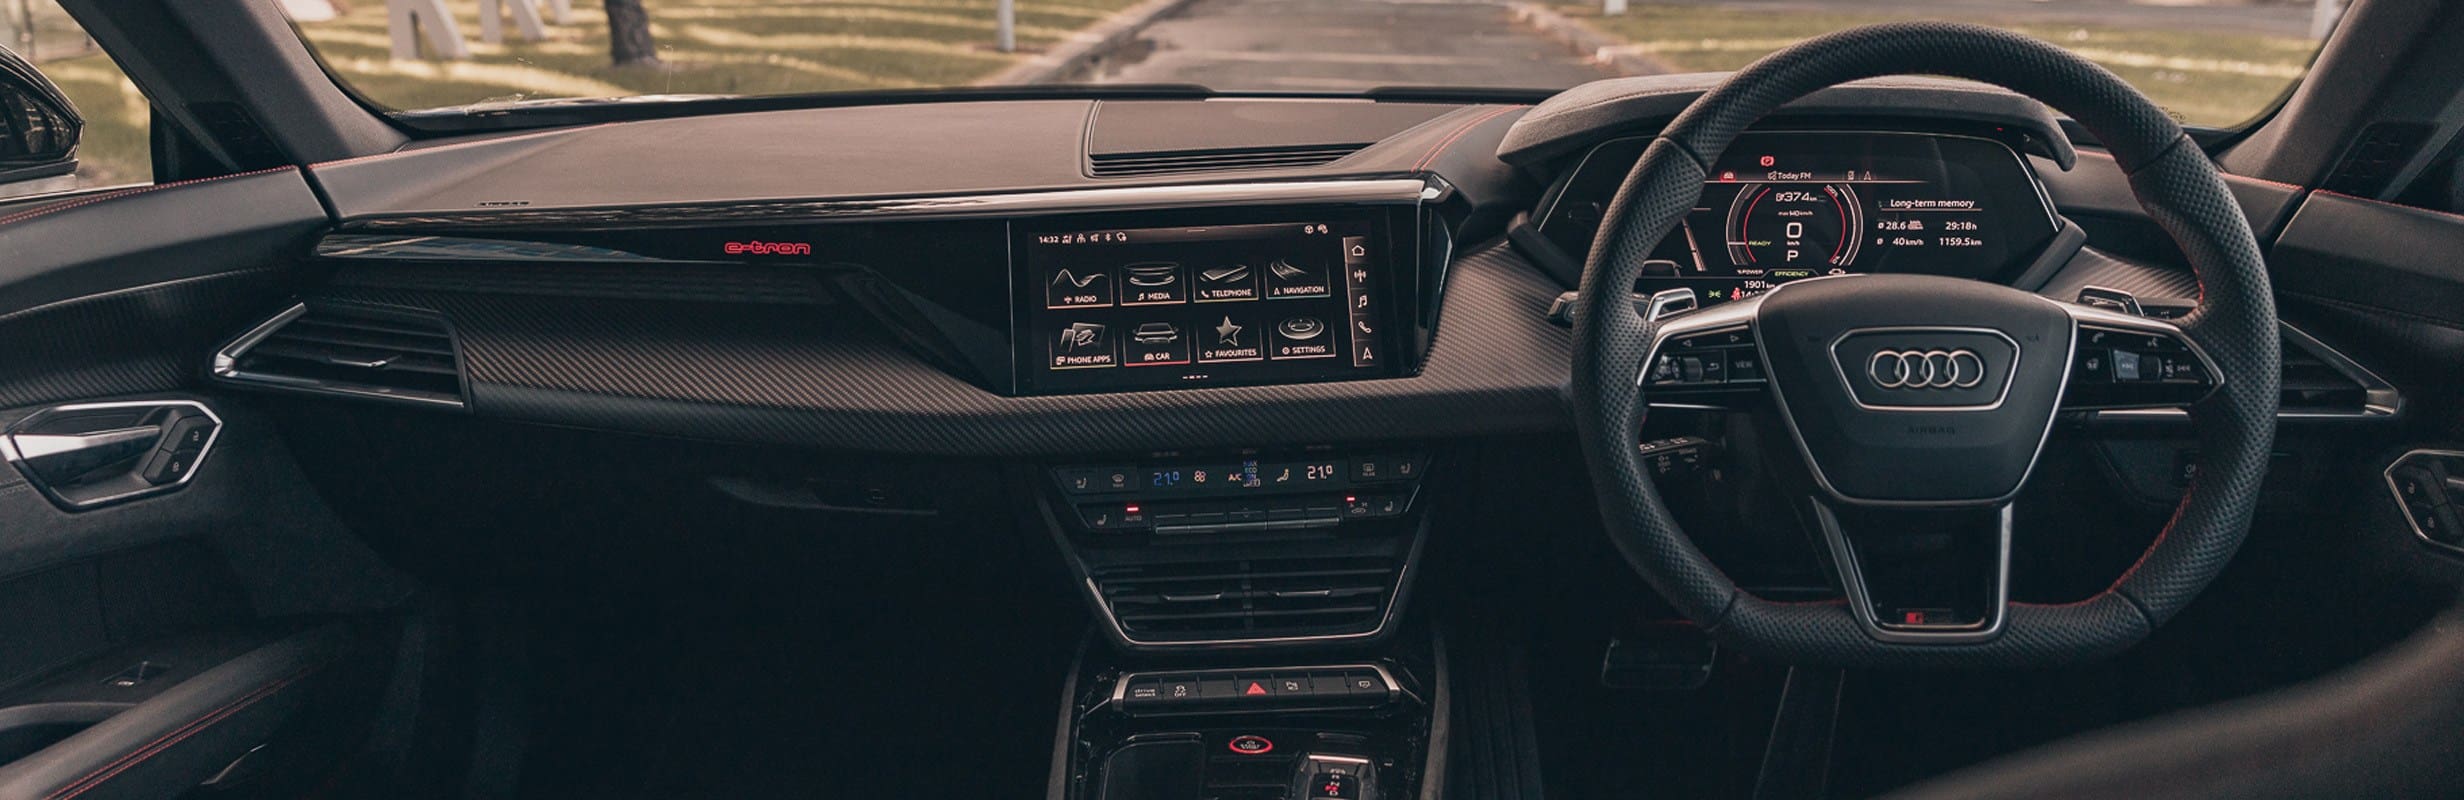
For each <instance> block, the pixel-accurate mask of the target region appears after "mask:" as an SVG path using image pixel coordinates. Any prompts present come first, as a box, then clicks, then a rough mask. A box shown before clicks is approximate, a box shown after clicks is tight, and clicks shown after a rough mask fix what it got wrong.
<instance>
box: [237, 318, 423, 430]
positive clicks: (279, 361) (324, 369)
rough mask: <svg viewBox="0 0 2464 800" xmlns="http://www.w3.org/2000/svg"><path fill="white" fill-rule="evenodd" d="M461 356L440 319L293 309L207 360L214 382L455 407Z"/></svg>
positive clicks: (265, 323) (245, 335)
mask: <svg viewBox="0 0 2464 800" xmlns="http://www.w3.org/2000/svg"><path fill="white" fill-rule="evenodd" d="M461 363H462V359H461V352H460V349H459V348H458V347H457V345H456V343H455V341H454V336H453V331H452V329H451V328H450V327H448V326H447V325H446V324H445V321H444V319H443V318H441V317H438V316H436V315H434V314H431V313H427V312H422V311H413V310H410V309H396V308H380V307H374V306H360V305H343V304H319V305H305V304H303V305H297V306H293V307H291V308H290V309H289V310H287V311H284V312H283V313H281V314H278V315H276V316H275V317H274V318H273V319H270V320H266V321H265V322H264V323H262V324H259V325H258V326H257V327H256V328H254V329H252V330H250V331H249V332H248V333H247V334H244V335H242V336H241V337H240V338H239V339H237V340H234V341H233V342H232V343H231V344H230V345H229V346H227V347H224V348H223V350H222V352H220V353H217V354H215V357H214V375H215V377H216V378H219V379H221V380H224V381H227V382H231V383H240V384H251V385H257V386H265V387H271V388H280V389H289V390H294V391H303V392H311V393H318V394H335V395H347V396H353V397H368V398H376V399H384V400H398V401H404V402H412V403H419V404H423V405H440V406H451V407H456V408H459V407H461V406H462V405H463V402H462V370H461Z"/></svg>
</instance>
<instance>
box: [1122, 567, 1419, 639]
mask: <svg viewBox="0 0 2464 800" xmlns="http://www.w3.org/2000/svg"><path fill="white" fill-rule="evenodd" d="M1094 577H1095V585H1096V587H1097V591H1099V592H1100V593H1101V594H1102V596H1103V602H1104V607H1105V608H1108V609H1110V610H1111V612H1112V615H1113V618H1114V620H1116V621H1117V622H1119V623H1120V626H1121V631H1122V633H1124V634H1126V635H1127V636H1128V637H1129V638H1130V639H1131V640H1132V641H1136V642H1140V643H1156V642H1191V641H1215V640H1239V639H1270V638H1282V637H1293V636H1342V635H1347V634H1363V633H1368V632H1371V631H1374V630H1376V629H1377V627H1378V624H1379V623H1380V622H1381V621H1383V620H1384V619H1385V618H1386V608H1387V605H1388V604H1389V603H1390V602H1392V600H1393V594H1394V590H1395V578H1396V564H1395V562H1394V561H1392V560H1390V559H1384V558H1334V559H1260V560H1249V561H1213V562H1204V563H1198V564H1169V565H1155V564H1149V565H1139V566H1131V567H1120V568H1114V569H1109V570H1105V571H1103V572H1099V573H1097V574H1096V575H1095V576H1094Z"/></svg>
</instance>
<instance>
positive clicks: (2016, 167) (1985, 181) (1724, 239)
mask: <svg viewBox="0 0 2464 800" xmlns="http://www.w3.org/2000/svg"><path fill="white" fill-rule="evenodd" d="M1647 144H1648V141H1647V140H1632V139H1628V140H1618V141H1615V142H1609V143H1606V144H1603V145H1601V146H1600V147H1599V148H1597V149H1595V150H1594V151H1593V152H1592V153H1591V154H1590V155H1589V156H1587V157H1586V158H1585V159H1584V161H1583V163H1582V165H1581V166H1579V167H1578V168H1577V169H1576V171H1575V174H1574V175H1572V176H1570V177H1569V178H1568V180H1567V182H1566V184H1565V185H1564V186H1563V187H1561V188H1560V191H1559V194H1558V196H1557V197H1556V198H1555V199H1554V201H1553V203H1552V204H1551V205H1550V206H1549V211H1548V213H1547V215H1546V219H1545V220H1544V222H1543V224H1542V232H1543V234H1544V235H1546V236H1547V237H1548V238H1549V239H1550V240H1551V241H1553V242H1555V243H1557V245H1558V246H1559V247H1560V248H1561V249H1565V250H1566V252H1568V253H1577V254H1581V253H1588V252H1589V251H1590V248H1591V239H1592V236H1593V235H1594V234H1595V233H1597V231H1598V230H1599V227H1600V225H1601V223H1602V220H1601V218H1600V217H1601V214H1602V213H1604V209H1606V208H1607V207H1608V204H1609V200H1610V199H1611V197H1612V196H1613V195H1614V194H1615V193H1616V191H1617V188H1618V186H1619V185H1620V184H1622V183H1623V181H1624V179H1625V176H1626V173H1627V172H1628V171H1629V170H1630V169H1631V168H1632V167H1633V164H1634V160H1635V159H1637V158H1639V157H1640V156H1641V151H1642V148H1643V147H1644V146H1645V145H1647ZM2055 230H2056V229H2055V227H2054V221H2053V215H2052V211H2051V207H2050V206H2049V205H2048V203H2047V202H2046V200H2045V198H2044V195H2043V193H2042V192H2041V191H2040V190H2039V189H2038V185H2037V183H2036V179H2035V177H2034V175H2032V174H2031V173H2029V172H2028V170H2027V167H2026V165H2025V164H2024V163H2023V162H2022V161H2020V159H2019V156H2018V154H2017V153H2016V152H2014V151H2013V150H2011V149H2010V147H2009V146H2007V145H2005V144H2003V143H2001V142H1998V141H1994V140H1991V139H1983V138H1969V137H1961V136H1946V135H1935V134H1912V133H1881V132H1861V133H1821V132H1797V131H1774V132H1757V133H1749V134H1746V135H1744V136H1740V137H1738V139H1737V142H1736V143H1735V144H1733V145H1731V146H1730V147H1729V148H1728V150H1727V152H1726V153H1724V154H1723V155H1722V156H1721V157H1720V159H1719V161H1718V163H1717V164H1715V165H1714V166H1713V168H1712V169H1711V170H1710V174H1709V175H1708V177H1707V179H1706V181H1705V183H1704V186H1703V196H1702V200H1701V201H1700V202H1699V203H1697V204H1696V205H1695V207H1694V209H1693V211H1692V212H1691V213H1688V214H1687V215H1686V217H1685V220H1684V221H1683V222H1682V223H1681V224H1679V226H1678V227H1677V229H1676V230H1675V231H1672V232H1670V234H1669V236H1668V237H1667V238H1666V239H1664V240H1662V241H1661V242H1660V243H1659V245H1658V246H1657V247H1656V248H1654V250H1653V252H1652V254H1651V257H1650V258H1649V259H1648V260H1646V261H1645V262H1644V263H1643V272H1642V279H1641V280H1640V282H1639V283H1638V285H1637V286H1636V287H1635V288H1636V290H1637V291H1640V292H1645V293H1652V292H1658V291H1662V290H1666V289H1670V288H1685V289H1689V290H1692V291H1693V292H1694V294H1695V296H1696V298H1697V299H1698V300H1699V302H1701V303H1702V304H1704V305H1712V304H1717V303H1722V302H1728V301H1732V300H1737V299H1742V298H1745V297H1751V296H1753V295H1756V294H1760V293H1762V292H1766V291H1769V290H1771V289H1772V288H1773V287H1776V286H1778V285H1780V284H1783V283H1787V282H1789V281H1794V280H1803V279H1806V278H1812V277H1817V276H1823V275H1844V274H1849V273H1863V272H1913V273H1926V274H1937V275H1952V276H1958V277H1967V278H1977V279H1985V280H1999V279H2003V278H2006V277H2009V275H2010V273H2011V272H2012V271H2014V270H2017V269H2020V268H2023V267H2024V266H2025V264H2026V260H2027V258H2028V257H2029V256H2030V255H2032V254H2033V253H2035V252H2036V251H2037V250H2038V249H2040V248H2042V247H2043V246H2044V244H2045V242H2046V241H2047V240H2048V239H2050V238H2051V237H2052V236H2053V234H2054V232H2055Z"/></svg>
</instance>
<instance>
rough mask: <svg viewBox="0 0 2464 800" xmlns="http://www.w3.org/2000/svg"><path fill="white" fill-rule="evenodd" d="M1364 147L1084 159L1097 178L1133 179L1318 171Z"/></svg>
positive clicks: (1322, 146) (1277, 148) (1326, 146)
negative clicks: (1239, 171) (1232, 172)
mask: <svg viewBox="0 0 2464 800" xmlns="http://www.w3.org/2000/svg"><path fill="white" fill-rule="evenodd" d="M1367 146H1368V145H1366V144H1306V145H1281V146H1275V147H1235V148H1225V149H1220V150H1182V151H1168V152H1151V153H1095V154H1092V155H1089V156H1087V172H1088V174H1090V175H1094V176H1095V177H1098V178H1135V177H1141V176H1147V175H1179V174H1184V173H1190V172H1222V171H1227V170H1236V169H1298V168H1303V167H1320V166H1325V165H1327V164H1332V163H1334V162H1335V161H1336V160H1338V159H1341V158H1343V157H1344V156H1348V155H1351V154H1353V153H1357V152H1360V149H1361V148H1363V147H1367Z"/></svg>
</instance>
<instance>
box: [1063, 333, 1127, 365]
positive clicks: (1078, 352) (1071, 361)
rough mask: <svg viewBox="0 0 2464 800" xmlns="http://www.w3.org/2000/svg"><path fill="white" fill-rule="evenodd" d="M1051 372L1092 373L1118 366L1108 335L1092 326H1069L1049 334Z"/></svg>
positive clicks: (1116, 354)
mask: <svg viewBox="0 0 2464 800" xmlns="http://www.w3.org/2000/svg"><path fill="white" fill-rule="evenodd" d="M1051 354H1052V368H1053V369H1093V368H1097V367H1113V366H1119V365H1120V363H1121V360H1120V355H1119V354H1118V353H1116V352H1114V350H1113V347H1112V335H1111V331H1110V330H1109V329H1107V328H1105V327H1104V326H1103V325H1101V324H1098V323H1093V322H1072V323H1070V324H1069V325H1067V326H1065V327H1062V328H1060V329H1058V330H1055V331H1053V333H1052V350H1051Z"/></svg>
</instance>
